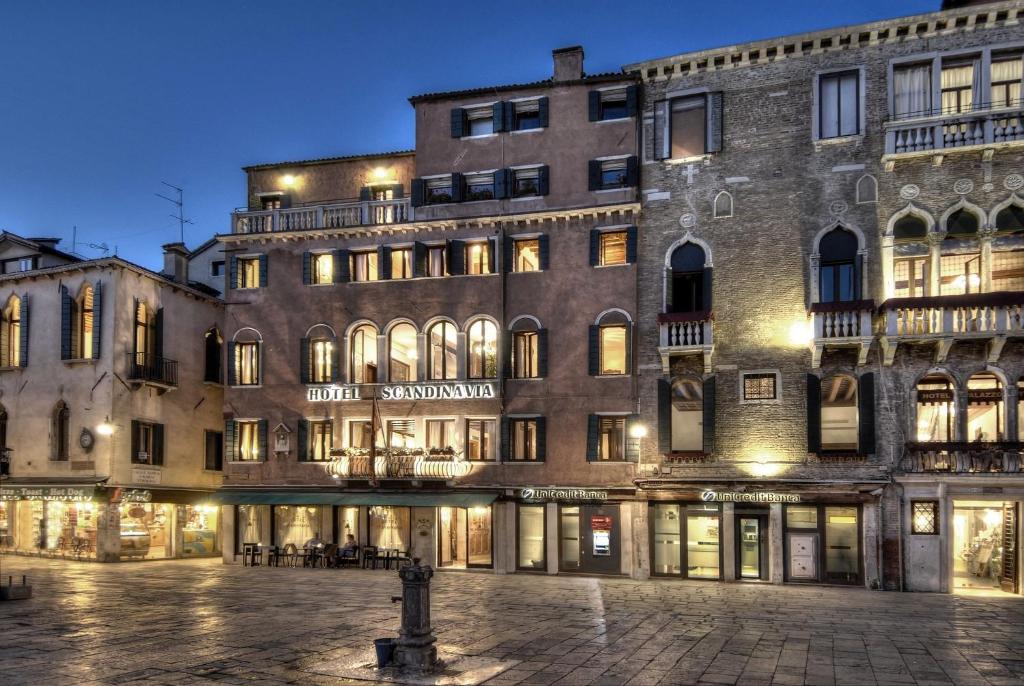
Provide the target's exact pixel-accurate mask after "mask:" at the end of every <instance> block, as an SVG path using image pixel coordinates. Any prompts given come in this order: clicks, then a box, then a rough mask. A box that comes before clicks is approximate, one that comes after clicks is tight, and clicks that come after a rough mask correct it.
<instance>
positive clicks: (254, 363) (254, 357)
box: [234, 341, 260, 386]
mask: <svg viewBox="0 0 1024 686" xmlns="http://www.w3.org/2000/svg"><path fill="white" fill-rule="evenodd" d="M234 365H235V385H238V386H255V385H257V384H259V382H260V344H259V343H258V342H255V341H251V342H245V343H235V359H234Z"/></svg>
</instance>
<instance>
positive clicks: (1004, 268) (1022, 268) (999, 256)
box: [992, 250, 1024, 291]
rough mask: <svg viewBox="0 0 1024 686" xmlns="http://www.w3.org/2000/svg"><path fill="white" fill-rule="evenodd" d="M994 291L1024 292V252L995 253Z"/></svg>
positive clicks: (1005, 251) (1003, 251) (993, 262)
mask: <svg viewBox="0 0 1024 686" xmlns="http://www.w3.org/2000/svg"><path fill="white" fill-rule="evenodd" d="M992 290H993V291H1024V250H1000V251H993V253H992Z"/></svg>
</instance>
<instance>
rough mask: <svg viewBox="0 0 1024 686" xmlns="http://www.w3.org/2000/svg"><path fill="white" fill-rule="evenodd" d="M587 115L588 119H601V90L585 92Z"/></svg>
mask: <svg viewBox="0 0 1024 686" xmlns="http://www.w3.org/2000/svg"><path fill="white" fill-rule="evenodd" d="M587 116H588V117H589V118H590V121H600V119H601V91H590V92H589V93H587Z"/></svg>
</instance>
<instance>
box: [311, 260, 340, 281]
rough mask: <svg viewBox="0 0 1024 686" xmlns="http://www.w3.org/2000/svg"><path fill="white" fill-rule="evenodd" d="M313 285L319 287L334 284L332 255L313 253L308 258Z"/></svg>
mask: <svg viewBox="0 0 1024 686" xmlns="http://www.w3.org/2000/svg"><path fill="white" fill-rule="evenodd" d="M310 260H311V261H312V264H311V265H309V266H310V272H311V276H312V277H313V283H314V284H317V285H320V284H326V283H334V255H333V254H332V253H329V252H328V253H314V254H313V255H311V256H310Z"/></svg>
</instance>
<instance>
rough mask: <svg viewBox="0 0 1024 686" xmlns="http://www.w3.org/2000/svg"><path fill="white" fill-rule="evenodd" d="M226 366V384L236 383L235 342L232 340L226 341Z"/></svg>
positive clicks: (232, 384)
mask: <svg viewBox="0 0 1024 686" xmlns="http://www.w3.org/2000/svg"><path fill="white" fill-rule="evenodd" d="M227 368H228V386H234V385H235V384H236V383H238V382H237V381H236V378H237V369H236V367H235V342H234V341H228V359H227Z"/></svg>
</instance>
